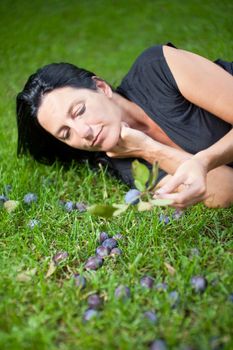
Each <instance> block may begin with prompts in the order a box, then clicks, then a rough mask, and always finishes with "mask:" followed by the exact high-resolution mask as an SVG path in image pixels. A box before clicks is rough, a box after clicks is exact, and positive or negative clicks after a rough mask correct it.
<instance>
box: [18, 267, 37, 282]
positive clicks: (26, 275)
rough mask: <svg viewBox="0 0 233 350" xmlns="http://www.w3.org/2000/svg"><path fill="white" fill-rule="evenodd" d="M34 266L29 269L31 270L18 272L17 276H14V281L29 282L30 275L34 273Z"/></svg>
mask: <svg viewBox="0 0 233 350" xmlns="http://www.w3.org/2000/svg"><path fill="white" fill-rule="evenodd" d="M36 271H37V269H36V267H35V268H33V269H31V270H26V271H23V272H20V273H19V274H18V275H17V276H16V281H18V282H29V281H30V280H31V279H32V277H33V276H34V275H35V274H36Z"/></svg>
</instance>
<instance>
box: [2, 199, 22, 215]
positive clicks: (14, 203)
mask: <svg viewBox="0 0 233 350" xmlns="http://www.w3.org/2000/svg"><path fill="white" fill-rule="evenodd" d="M18 205H19V201H13V200H9V201H6V202H5V203H4V204H3V206H4V208H5V209H6V211H7V212H8V213H11V212H12V211H14V210H15V209H16V208H17V207H18Z"/></svg>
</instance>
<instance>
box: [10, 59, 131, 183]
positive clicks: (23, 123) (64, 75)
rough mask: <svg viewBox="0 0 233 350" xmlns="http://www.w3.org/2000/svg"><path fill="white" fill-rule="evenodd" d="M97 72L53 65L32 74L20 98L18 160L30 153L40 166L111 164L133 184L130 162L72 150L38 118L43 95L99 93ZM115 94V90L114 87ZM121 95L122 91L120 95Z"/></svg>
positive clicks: (66, 64)
mask: <svg viewBox="0 0 233 350" xmlns="http://www.w3.org/2000/svg"><path fill="white" fill-rule="evenodd" d="M93 76H95V74H94V73H92V72H90V71H88V70H86V69H83V68H78V67H76V66H75V65H73V64H70V63H52V64H49V65H46V66H44V67H42V68H41V69H39V70H38V71H37V72H36V73H35V74H32V75H31V76H30V77H29V79H28V81H27V83H26V84H25V86H24V88H23V90H22V91H21V92H20V93H19V94H18V95H17V98H16V105H17V106H16V113H17V126H18V146H17V155H18V157H19V156H21V155H23V154H28V153H29V154H30V155H31V156H32V157H33V158H34V159H35V160H37V161H38V162H40V163H43V164H47V165H51V164H53V163H54V162H55V161H59V162H61V163H63V164H65V165H69V164H71V163H72V161H73V160H75V161H78V162H82V161H85V160H88V162H89V163H90V165H91V166H96V165H97V164H98V163H102V164H103V165H107V166H108V169H109V171H110V172H111V174H113V175H115V176H117V177H118V178H121V179H122V180H123V181H124V182H126V183H127V184H129V185H132V184H133V179H132V175H131V161H132V160H130V159H111V158H109V157H107V156H106V154H105V153H104V152H88V151H83V150H78V149H75V148H72V147H70V146H68V145H66V144H65V143H63V142H62V141H59V140H58V139H56V138H55V137H54V136H52V135H51V134H49V133H48V132H47V131H46V130H44V129H43V128H42V127H41V126H40V124H39V122H38V119H37V112H38V108H39V107H40V104H41V101H42V96H43V94H45V93H46V92H49V91H52V90H54V89H58V88H61V87H65V86H70V87H74V88H86V89H90V90H97V87H96V84H95V81H94V80H93V79H92V77H93ZM111 88H112V89H113V91H117V90H115V89H114V88H113V87H112V86H111ZM119 93H120V92H119Z"/></svg>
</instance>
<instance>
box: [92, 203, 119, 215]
mask: <svg viewBox="0 0 233 350" xmlns="http://www.w3.org/2000/svg"><path fill="white" fill-rule="evenodd" d="M116 210H117V208H115V207H113V206H112V205H105V204H94V205H92V206H90V207H88V208H87V211H88V212H89V213H90V214H92V215H97V216H102V217H105V218H110V217H112V216H113V213H114V212H115V211H116Z"/></svg>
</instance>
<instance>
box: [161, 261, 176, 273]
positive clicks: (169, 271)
mask: <svg viewBox="0 0 233 350" xmlns="http://www.w3.org/2000/svg"><path fill="white" fill-rule="evenodd" d="M164 265H165V267H166V268H167V270H168V273H169V274H170V275H171V276H174V274H175V273H176V270H175V269H174V267H172V266H171V265H170V264H168V263H166V262H165V263H164Z"/></svg>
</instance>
